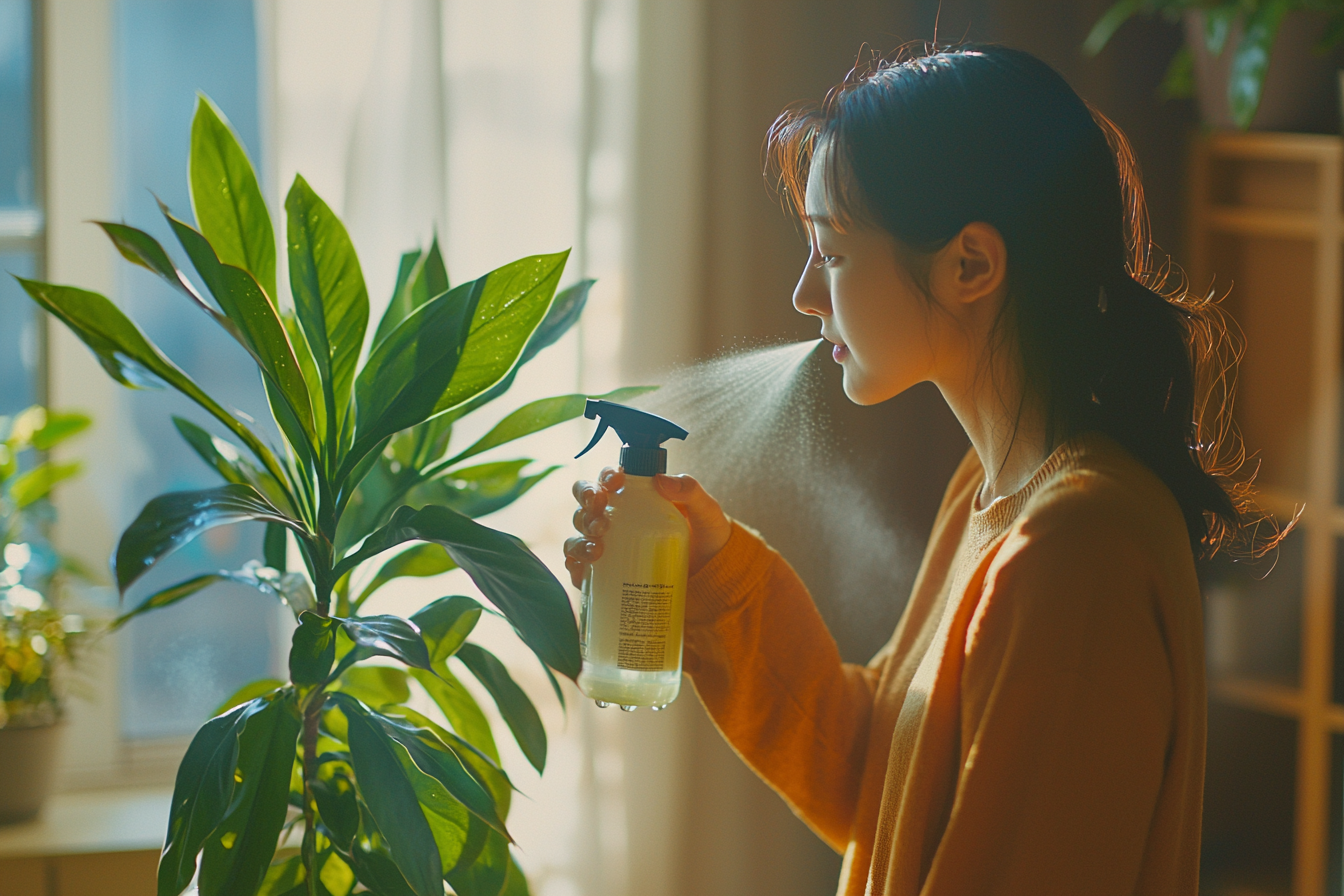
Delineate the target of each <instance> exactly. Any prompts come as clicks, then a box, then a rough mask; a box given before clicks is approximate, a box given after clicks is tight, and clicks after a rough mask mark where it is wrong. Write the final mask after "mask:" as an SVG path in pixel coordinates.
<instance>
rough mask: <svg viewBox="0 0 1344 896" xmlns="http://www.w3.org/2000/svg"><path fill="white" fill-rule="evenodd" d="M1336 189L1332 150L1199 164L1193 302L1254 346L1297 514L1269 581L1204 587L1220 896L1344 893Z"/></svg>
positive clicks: (1236, 573)
mask: <svg viewBox="0 0 1344 896" xmlns="http://www.w3.org/2000/svg"><path fill="white" fill-rule="evenodd" d="M1342 176H1344V141H1341V139H1340V138H1338V137H1331V136H1321V135H1305V134H1267V133H1261V134H1215V135H1207V136H1204V137H1201V138H1199V139H1198V140H1197V141H1196V144H1195V147H1194V151H1193V160H1192V178H1191V200H1192V201H1191V209H1190V222H1191V239H1190V250H1191V257H1190V262H1191V263H1190V265H1189V267H1188V274H1189V275H1190V279H1191V285H1192V286H1193V287H1194V288H1196V289H1199V290H1203V289H1214V290H1216V291H1217V292H1219V293H1220V294H1221V293H1227V294H1228V295H1227V299H1226V300H1225V307H1226V308H1227V309H1228V310H1229V311H1230V312H1231V313H1232V315H1233V317H1234V318H1235V319H1236V321H1237V323H1238V324H1240V326H1241V328H1242V330H1243V331H1244V334H1245V338H1246V349H1245V355H1244V358H1243V360H1242V363H1241V370H1240V379H1239V381H1238V389H1237V404H1236V412H1235V416H1236V420H1237V423H1238V426H1239V428H1240V430H1241V432H1242V435H1243V437H1244V438H1245V442H1246V447H1247V449H1248V451H1251V452H1258V453H1257V455H1256V458H1257V459H1258V460H1259V461H1260V463H1261V472H1260V476H1259V479H1258V482H1259V484H1260V486H1261V490H1262V503H1263V504H1264V505H1265V506H1266V508H1267V509H1269V510H1272V511H1273V512H1275V513H1276V514H1277V515H1279V517H1280V518H1281V519H1286V518H1288V517H1290V516H1291V515H1292V514H1293V513H1295V512H1297V510H1298V509H1299V508H1301V509H1302V515H1301V519H1300V522H1299V524H1298V527H1297V531H1296V532H1294V533H1293V534H1292V535H1291V536H1290V537H1289V538H1288V539H1287V540H1286V541H1285V542H1284V544H1283V546H1282V549H1281V551H1280V553H1279V556H1278V558H1277V563H1276V564H1274V568H1273V570H1272V572H1271V571H1270V566H1271V564H1269V563H1266V564H1262V565H1260V566H1259V567H1258V568H1256V567H1252V568H1240V567H1239V566H1238V565H1231V566H1229V565H1227V564H1216V563H1215V564H1211V565H1210V569H1209V570H1208V574H1207V575H1206V576H1205V582H1206V587H1205V598H1206V601H1205V617H1206V635H1207V641H1206V643H1207V646H1208V658H1209V674H1210V679H1209V683H1210V688H1209V690H1210V709H1209V762H1208V773H1207V778H1206V784H1205V809H1204V851H1203V865H1202V871H1201V876H1202V879H1203V889H1204V890H1205V891H1206V892H1209V893H1226V894H1238V896H1241V894H1260V893H1265V894H1270V893H1273V894H1279V893H1281V894H1294V896H1320V894H1324V893H1330V894H1339V893H1341V887H1342V886H1344V882H1342V881H1341V873H1340V865H1341V851H1342V846H1344V823H1342V821H1341V794H1342V793H1344V607H1340V606H1339V602H1340V601H1341V600H1344V496H1341V485H1342V484H1344V480H1342V479H1341V475H1340V472H1341V460H1342V459H1344V451H1341V447H1342V443H1341V434H1340V426H1341V413H1340V396H1341V389H1340V372H1341V343H1342V340H1341V300H1342V299H1344V292H1342V290H1341V239H1344V214H1342V213H1341V177H1342ZM1337 670H1338V671H1339V674H1336V671H1337Z"/></svg>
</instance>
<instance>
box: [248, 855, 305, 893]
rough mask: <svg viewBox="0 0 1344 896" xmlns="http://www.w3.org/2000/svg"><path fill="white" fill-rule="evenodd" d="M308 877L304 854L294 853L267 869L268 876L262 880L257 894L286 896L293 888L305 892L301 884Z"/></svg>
mask: <svg viewBox="0 0 1344 896" xmlns="http://www.w3.org/2000/svg"><path fill="white" fill-rule="evenodd" d="M305 877H306V872H305V871H304V868H303V856H300V855H293V856H290V857H289V858H287V859H283V860H281V861H279V862H276V863H275V864H273V865H271V867H269V868H267V869H266V877H265V878H264V879H263V880H262V882H261V889H259V890H257V896H286V894H288V893H290V892H291V891H293V890H296V889H297V890H298V891H299V892H300V893H302V892H304V890H303V888H302V887H301V886H300V885H301V884H302V883H303V881H304V879H305Z"/></svg>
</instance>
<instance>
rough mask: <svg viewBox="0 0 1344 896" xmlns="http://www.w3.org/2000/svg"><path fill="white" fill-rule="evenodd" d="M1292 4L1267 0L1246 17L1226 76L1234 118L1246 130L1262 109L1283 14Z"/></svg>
mask: <svg viewBox="0 0 1344 896" xmlns="http://www.w3.org/2000/svg"><path fill="white" fill-rule="evenodd" d="M1292 7H1293V0H1265V2H1263V3H1258V4H1256V5H1255V6H1254V7H1253V8H1252V9H1251V10H1250V11H1249V12H1247V13H1246V17H1245V19H1244V20H1243V28H1242V35H1241V42H1240V43H1239V44H1237V48H1236V51H1235V52H1234V53H1233V54H1232V68H1231V70H1230V71H1229V73H1228V78H1227V103H1228V108H1229V109H1231V111H1232V120H1233V121H1234V122H1236V124H1237V127H1239V128H1241V129H1242V130H1243V131H1244V130H1246V129H1247V128H1249V127H1250V126H1251V121H1252V120H1253V119H1254V118H1255V112H1256V110H1257V109H1259V108H1260V95H1261V93H1263V91H1264V89H1265V73H1266V72H1267V71H1269V55H1270V52H1271V51H1272V50H1273V49H1274V38H1275V37H1277V36H1278V34H1279V25H1280V23H1282V22H1283V17H1284V16H1285V15H1287V13H1288V11H1289V10H1290V9H1291V8H1292Z"/></svg>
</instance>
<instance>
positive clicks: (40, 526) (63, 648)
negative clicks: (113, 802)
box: [0, 405, 89, 728]
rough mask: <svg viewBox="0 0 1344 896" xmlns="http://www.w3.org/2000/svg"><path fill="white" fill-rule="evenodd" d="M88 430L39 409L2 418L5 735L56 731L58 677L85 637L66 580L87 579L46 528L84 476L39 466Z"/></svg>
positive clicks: (1, 724) (85, 421)
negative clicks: (71, 485) (45, 728)
mask: <svg viewBox="0 0 1344 896" xmlns="http://www.w3.org/2000/svg"><path fill="white" fill-rule="evenodd" d="M88 425H89V418H88V417H86V416H84V415H83V414H73V413H60V412H56V411H48V410H47V409H46V408H44V407H41V406H40V405H33V406H32V407H30V408H28V409H27V410H25V411H23V412H21V413H19V414H16V415H14V416H13V417H0V728H5V727H11V728H31V727H36V726H41V725H52V724H55V723H56V722H57V721H58V720H59V719H60V716H61V699H60V690H59V688H58V686H57V678H58V676H59V674H60V671H61V670H60V666H61V664H62V663H64V662H66V661H68V660H70V659H72V658H73V656H74V654H75V652H76V651H77V649H78V646H79V642H80V639H81V638H82V637H83V635H84V621H83V619H81V618H80V617H79V616H77V615H70V614H65V613H63V612H62V611H61V608H60V598H59V592H60V589H61V586H62V580H63V578H64V576H65V575H66V574H68V573H70V572H76V573H80V574H82V570H80V569H79V567H78V565H77V564H75V563H74V561H72V560H70V559H69V558H66V557H62V556H61V555H60V554H58V553H57V552H56V551H55V550H54V549H53V548H52V547H51V544H50V543H49V542H48V541H47V538H46V536H45V534H44V531H43V530H44V527H45V525H46V524H47V523H49V522H50V521H51V519H52V518H53V511H52V508H51V502H50V500H49V498H50V496H51V492H52V489H54V488H55V487H56V486H57V485H58V484H60V483H61V482H63V481H65V480H67V479H70V478H71V477H73V476H77V475H79V472H80V465H79V464H78V463H73V462H72V463H56V462H54V461H50V460H33V459H32V458H33V456H34V455H35V454H37V453H39V452H44V451H47V450H49V449H51V448H54V447H55V446H56V445H58V444H60V443H61V442H63V441H65V440H66V439H68V438H70V437H71V436H73V435H76V434H77V433H79V432H82V431H83V430H84V429H86V428H87V427H88Z"/></svg>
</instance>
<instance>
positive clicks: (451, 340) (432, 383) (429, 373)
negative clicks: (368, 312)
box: [338, 278, 487, 479]
mask: <svg viewBox="0 0 1344 896" xmlns="http://www.w3.org/2000/svg"><path fill="white" fill-rule="evenodd" d="M486 284H487V280H486V279H485V278H482V279H481V280H474V281H472V282H470V283H464V284H462V285H461V286H458V287H457V288H456V289H453V290H451V291H450V292H447V293H445V294H444V295H442V296H439V297H438V298H436V299H434V300H432V301H430V302H429V303H427V304H425V305H422V306H421V307H419V308H417V309H416V310H415V311H414V312H413V313H412V314H411V315H410V316H409V317H407V318H406V319H405V320H404V321H402V322H401V323H400V324H399V325H398V326H397V328H396V329H395V330H393V331H392V333H391V334H390V335H389V336H388V337H387V338H386V339H385V340H383V341H382V342H381V343H379V344H378V345H377V347H375V348H374V350H373V352H372V354H370V355H369V360H368V362H367V363H365V365H364V367H363V369H362V370H360V372H359V375H358V376H357V377H356V378H355V444H354V446H353V447H352V448H351V450H350V454H349V457H348V458H347V463H351V462H352V461H358V460H361V459H363V458H364V457H365V456H366V455H367V454H368V452H369V451H371V450H372V449H373V447H374V446H375V445H377V444H379V443H381V442H382V441H383V440H384V439H386V438H388V437H389V436H391V435H392V434H393V433H396V432H399V431H401V430H403V429H406V428H407V427H410V426H414V425H415V424H417V423H421V422H423V421H424V420H425V419H426V418H427V417H429V416H430V414H432V413H433V412H434V408H435V402H436V400H437V397H438V396H439V395H441V394H443V391H444V390H445V389H446V388H447V387H448V383H449V381H451V380H452V379H453V378H454V371H456V370H457V368H458V364H459V363H460V359H461V358H462V357H463V350H464V346H465V343H466V340H467V337H468V333H469V332H470V329H469V327H468V322H469V321H471V320H472V315H473V313H474V312H475V309H476V304H477V302H478V301H479V300H480V298H481V295H482V293H483V291H484V289H485V287H486ZM339 478H340V477H338V479H339Z"/></svg>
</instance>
